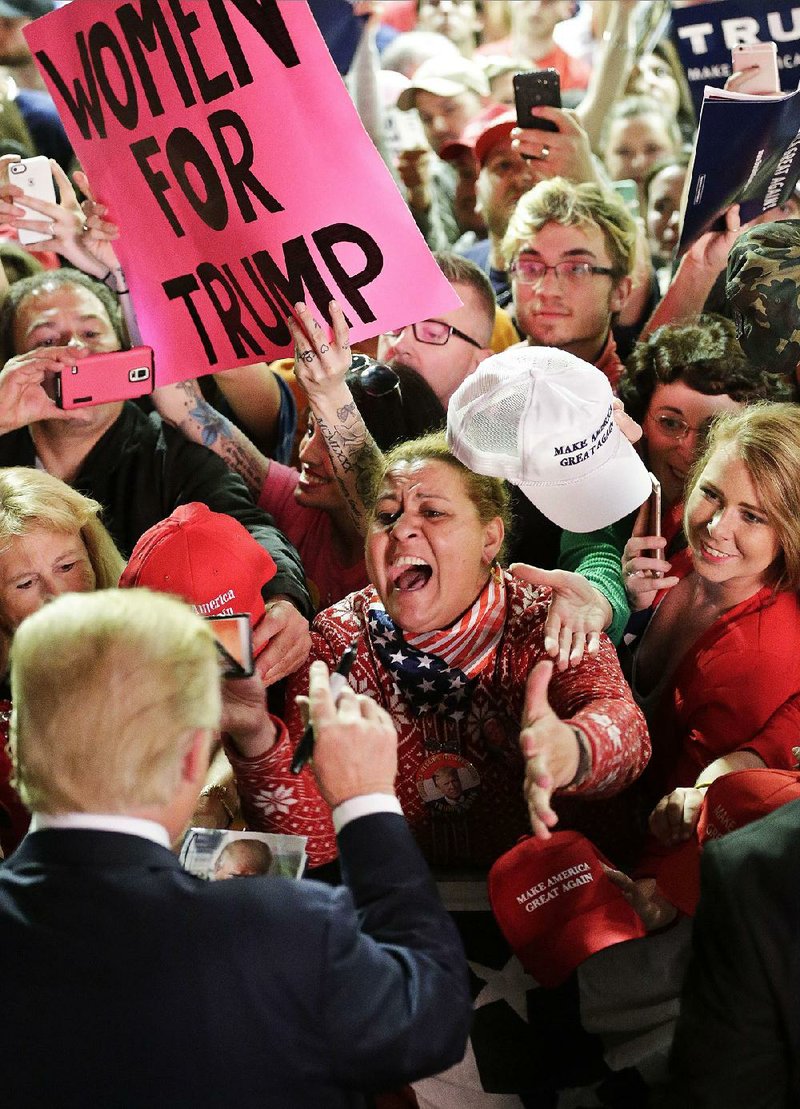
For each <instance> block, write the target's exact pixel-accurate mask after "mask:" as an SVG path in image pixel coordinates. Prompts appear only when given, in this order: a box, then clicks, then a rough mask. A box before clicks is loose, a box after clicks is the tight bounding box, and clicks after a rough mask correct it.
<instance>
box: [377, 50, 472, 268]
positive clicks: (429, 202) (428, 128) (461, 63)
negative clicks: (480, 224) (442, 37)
mask: <svg viewBox="0 0 800 1109" xmlns="http://www.w3.org/2000/svg"><path fill="white" fill-rule="evenodd" d="M488 97H489V82H488V81H487V79H486V76H485V74H484V72H483V70H482V69H481V67H480V66H479V65H478V64H477V63H476V62H472V61H470V60H469V59H468V58H463V57H461V56H460V55H458V54H453V55H449V54H448V55H446V56H441V57H436V58H431V59H430V60H429V61H427V62H423V63H422V65H421V66H420V67H419V69H418V70H417V71H416V73H415V74H414V78H413V80H412V82H411V84H410V85H409V86H408V88H407V89H404V90H403V92H402V93H401V94H400V96H399V98H398V101H397V106H398V108H400V110H401V111H404V112H407V111H411V110H412V109H416V110H417V112H418V113H419V118H420V121H421V122H422V127H423V130H424V132H425V137H426V139H427V140H428V144H429V146H430V149H429V150H405V151H403V152H402V153H401V154H400V157H399V159H398V164H397V170H398V173H399V175H400V179H401V181H402V182H403V184H404V185H405V188H406V199H407V201H408V205H409V207H410V209H411V212H412V214H413V216H414V219H415V220H416V222H417V226H418V227H419V229H420V231H421V232H422V233H423V235H424V236H425V240H426V242H427V243H428V246H429V247H430V248H431V250H446V249H447V248H448V247H449V246H450V245H452V243H454V242H455V241H456V239H457V238H458V237H459V235H460V234H461V231H462V228H461V227H460V226H459V224H458V221H457V219H456V214H455V209H454V197H455V190H456V173H455V170H454V169H453V167H452V166H450V165H448V164H447V163H446V162H444V161H442V159H441V158H440V157H439V155H440V153H441V150H442V147H443V146H444V145H445V144H446V143H452V142H456V141H457V140H458V138H459V136H460V135H461V133H462V131H463V130H464V128H465V127H466V126H467V124H468V123H469V122H470V120H472V119H473V118H474V117H475V116H476V115H478V113H479V112H480V111H481V108H482V107H483V106H484V104H485V102H486V101H487V100H488Z"/></svg>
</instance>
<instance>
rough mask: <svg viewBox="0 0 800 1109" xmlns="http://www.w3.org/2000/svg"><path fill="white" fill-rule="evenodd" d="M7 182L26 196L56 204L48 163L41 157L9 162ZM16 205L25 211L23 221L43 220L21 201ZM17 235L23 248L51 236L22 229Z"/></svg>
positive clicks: (39, 214)
mask: <svg viewBox="0 0 800 1109" xmlns="http://www.w3.org/2000/svg"><path fill="white" fill-rule="evenodd" d="M8 180H9V184H11V185H16V186H17V188H19V189H22V191H23V193H25V195H26V196H32V197H36V199H37V200H46V201H49V202H50V203H51V204H55V203H56V190H55V185H54V184H53V174H52V173H51V172H50V162H49V159H47V158H45V157H43V156H41V155H40V156H38V157H36V158H21V159H20V160H19V161H18V162H9V165H8ZM18 203H19V206H20V207H21V208H23V209H24V210H25V219H29V220H41V219H43V218H44V217H43V216H42V213H41V212H35V211H34V210H33V208H29V207H28V205H27V204H24V203H23V202H22V201H18ZM18 235H19V241H20V243H22V245H23V246H32V245H33V244H34V243H43V242H46V241H47V240H48V239H50V238H51V235H48V234H43V233H42V232H40V231H29V230H27V229H26V228H24V227H20V228H19V231H18Z"/></svg>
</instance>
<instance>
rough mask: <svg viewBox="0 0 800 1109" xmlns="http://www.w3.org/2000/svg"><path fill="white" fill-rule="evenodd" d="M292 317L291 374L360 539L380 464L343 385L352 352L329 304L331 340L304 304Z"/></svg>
mask: <svg viewBox="0 0 800 1109" xmlns="http://www.w3.org/2000/svg"><path fill="white" fill-rule="evenodd" d="M295 313H296V318H295V319H294V320H292V319H288V320H287V323H288V325H289V329H290V330H291V332H292V338H293V339H294V349H295V354H294V372H295V376H296V378H297V380H298V381H299V382H300V384H301V385H302V386H303V388H304V389H305V391H306V393H307V394H308V400H309V404H310V405H311V410H312V412H313V413H314V419H315V420H316V422H317V424H318V425H319V429H320V431H321V432H322V434H323V436H324V437H325V442H326V444H327V447H328V454H329V455H330V458H331V462H332V464H333V471H334V474H335V475H336V480H337V481H338V483H339V488H340V489H341V491H342V496H343V497H344V501H345V504H346V505H347V510H348V512H349V514H350V518H351V520H352V521H353V524H354V526H355V527H356V528H357V529H358V531H359V532H360V533H361V534H362V535H364V534H366V530H367V519H368V516H369V510H368V507H367V506H368V504H369V501H370V490H371V485H372V475H373V474H374V473H375V471H376V469H377V468H378V466H379V465H380V460H381V452H380V450H379V448H378V446H377V444H376V443H375V440H374V439H373V438H372V436H371V435H370V433H369V432H368V431H367V428H366V425H365V423H364V420H363V419H362V417H361V413H360V412H359V410H358V408H357V406H356V402H355V401H354V400H353V394H352V393H351V392H350V389H349V387H348V385H347V384H346V382H345V375H346V374H347V371H348V370H349V368H350V361H351V351H350V340H349V336H348V331H347V323H346V322H345V318H344V313H343V312H342V310H341V308H340V307H339V305H338V304H337V303H336V301H335V300H334V301H331V304H330V314H331V320H332V323H333V335H332V336H331V338H330V340H328V339H327V338H326V336H325V334H324V332H323V330H322V328H321V327H320V325H319V324H318V323H317V321H316V320H315V319H314V317H313V316H312V315H311V313H310V312H309V311H308V309H307V308H306V306H305V304H296V305H295Z"/></svg>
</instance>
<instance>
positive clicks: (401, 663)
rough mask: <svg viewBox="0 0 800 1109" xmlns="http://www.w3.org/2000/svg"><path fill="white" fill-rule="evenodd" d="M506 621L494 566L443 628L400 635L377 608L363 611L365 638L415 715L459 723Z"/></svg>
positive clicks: (499, 576) (503, 595) (503, 590)
mask: <svg viewBox="0 0 800 1109" xmlns="http://www.w3.org/2000/svg"><path fill="white" fill-rule="evenodd" d="M505 621H506V586H505V581H504V579H503V572H502V570H501V569H500V567H499V566H495V567H493V568H492V572H491V574H490V575H489V580H488V581H487V583H486V585H485V586H484V587H483V589H482V590H481V592H480V593H479V595H478V597H477V599H476V600H475V602H474V603H473V604H472V605H470V607H469V608H468V609H467V611H466V612H464V613H463V614H462V615H461V616H459V617H458V619H457V620H456V621H455V622H454V623H452V624H451V625H450V626H449V627H447V628H442V629H441V630H438V631H430V632H421V633H420V634H419V635H409V636H406V635H404V634H403V631H402V630H401V629H400V628H398V627H397V626H396V625H395V623H394V621H393V620H392V618H391V617H390V616H389V614H388V613H387V612H386V609H385V608H384V607H383V604H382V603H381V602H380V601H379V600H375V601H373V602H372V603H371V604H370V605H369V608H368V610H367V628H368V635H369V638H370V641H371V643H372V645H373V646H374V648H375V651H376V653H377V655H378V658H379V659H380V660H381V662H382V663H383V665H384V666H385V667H386V668H387V669H388V670H389V672H390V673H391V674H392V676H393V677H394V679H395V681H396V682H397V684H398V686H399V687H400V691H401V692H402V693H403V695H404V696H405V698H406V700H407V701H408V703H409V705H410V706H411V709H412V711H413V713H414V715H415V716H421V715H422V713H424V712H436V713H439V714H440V715H442V716H449V717H450V718H451V719H454V720H456V721H459V720H461V719H463V717H464V716H465V715H466V711H467V709H468V708H469V700H470V695H471V692H472V684H473V682H474V679H475V678H476V677H477V676H478V674H480V672H481V671H482V670H483V669H484V668H485V667H486V666H488V665H489V664H490V663H491V662H492V660H493V658H494V654H495V650H496V648H497V644H498V643H499V642H500V637H501V635H502V634H503V628H504V626H505Z"/></svg>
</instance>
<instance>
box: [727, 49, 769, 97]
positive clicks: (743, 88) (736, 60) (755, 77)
mask: <svg viewBox="0 0 800 1109" xmlns="http://www.w3.org/2000/svg"><path fill="white" fill-rule="evenodd" d="M731 62H732V65H733V72H734V73H740V72H741V71H742V70H743V69H750V68H751V66H757V67H758V72H757V73H753V74H752V75H751V76H750V77H748V78H747V80H746V81H744V82H743V83H742V84H741V85H740V86H739V87H738V89H737V90H736V91H737V92H747V93H753V94H754V95H758V94H764V93H776V92H780V91H781V83H780V77H779V76H778V47H777V46H776V44H775V43H774V42H753V43H750V44H749V45H747V46H734V48H733V50H732V51H731Z"/></svg>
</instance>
